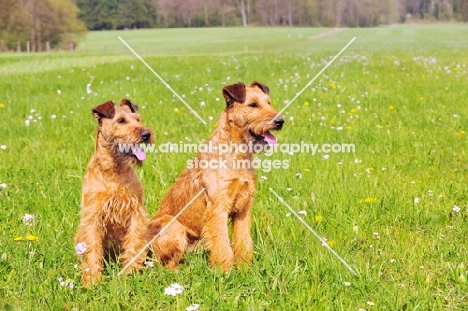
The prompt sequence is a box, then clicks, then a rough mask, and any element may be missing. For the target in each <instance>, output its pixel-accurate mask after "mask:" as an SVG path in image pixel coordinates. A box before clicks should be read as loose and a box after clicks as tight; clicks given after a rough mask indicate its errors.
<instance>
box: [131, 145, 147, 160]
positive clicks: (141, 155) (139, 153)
mask: <svg viewBox="0 0 468 311" xmlns="http://www.w3.org/2000/svg"><path fill="white" fill-rule="evenodd" d="M133 154H134V155H135V157H137V159H138V160H140V161H143V160H144V159H146V153H145V151H144V150H143V149H141V147H140V146H138V145H137V146H135V147H134V148H133Z"/></svg>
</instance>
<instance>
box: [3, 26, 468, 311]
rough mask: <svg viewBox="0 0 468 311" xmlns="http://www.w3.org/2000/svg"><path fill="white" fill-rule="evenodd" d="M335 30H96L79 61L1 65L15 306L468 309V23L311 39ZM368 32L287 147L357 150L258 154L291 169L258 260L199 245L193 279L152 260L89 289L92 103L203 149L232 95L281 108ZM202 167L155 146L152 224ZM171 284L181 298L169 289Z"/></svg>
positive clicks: (294, 117)
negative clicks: (236, 91)
mask: <svg viewBox="0 0 468 311" xmlns="http://www.w3.org/2000/svg"><path fill="white" fill-rule="evenodd" d="M329 30H330V29H313V28H273V29H267V28H249V29H237V28H230V29H229V28H228V29H155V30H131V31H108V32H91V33H89V34H88V36H87V38H86V40H85V41H84V42H83V43H82V44H81V45H80V47H79V48H78V49H77V51H75V52H74V53H66V52H56V53H51V54H30V55H26V54H21V55H17V54H2V55H0V77H1V82H0V93H1V94H2V96H1V98H0V118H1V120H2V121H1V122H0V159H1V160H0V232H2V234H1V235H0V309H2V310H3V309H5V310H186V308H188V307H189V306H191V305H192V306H193V305H194V304H198V305H199V310H467V309H468V284H467V278H468V275H467V274H466V266H468V241H467V236H468V226H467V221H468V185H467V181H468V158H467V154H468V152H467V150H468V148H467V147H468V135H467V133H466V132H467V131H468V94H467V85H468V67H467V62H468V58H467V55H468V54H467V53H468V40H467V38H468V36H467V35H468V26H467V25H463V24H454V25H428V26H397V27H381V28H372V29H343V30H341V31H338V32H335V33H333V34H331V35H329V36H326V37H322V38H318V39H314V40H311V39H310V37H313V36H316V35H317V34H320V33H324V32H327V31H329ZM118 36H121V37H122V38H123V39H124V40H126V41H127V43H128V44H129V45H131V46H132V47H133V48H134V49H135V51H137V52H138V53H139V54H141V56H142V57H143V58H144V59H145V61H146V62H147V63H148V64H149V65H150V66H151V67H152V68H153V69H154V70H155V71H156V72H157V73H158V74H159V75H160V76H161V77H163V78H164V79H165V80H166V81H167V82H168V83H169V84H170V85H171V87H172V88H173V89H174V90H175V91H176V92H177V93H179V94H180V95H181V96H183V98H184V99H185V100H186V101H187V103H188V104H189V105H190V106H191V107H193V109H195V110H196V112H197V113H198V114H199V115H200V116H201V117H202V118H203V119H204V120H206V122H207V125H204V124H203V123H201V121H200V120H198V119H197V118H196V117H195V116H194V115H193V114H191V113H190V112H189V110H188V109H187V107H185V106H184V104H183V103H181V102H180V101H179V100H178V99H177V98H176V97H174V96H173V94H172V93H171V92H170V91H169V90H168V89H167V88H166V87H165V86H164V85H163V84H162V83H161V82H160V81H159V80H158V79H157V78H156V77H155V76H154V75H153V74H152V73H151V72H150V71H149V70H148V69H147V68H146V67H145V66H144V65H143V64H142V63H141V62H140V61H139V60H138V59H137V58H136V57H135V56H134V55H132V54H131V53H130V52H129V51H128V50H127V49H126V47H125V46H124V45H123V44H122V43H121V42H120V41H119V40H118ZM353 37H356V38H357V39H356V41H355V42H354V43H353V44H352V45H351V46H350V47H349V48H348V49H347V50H346V51H345V52H344V53H343V54H342V55H341V57H340V58H338V59H337V60H336V61H335V62H334V63H333V64H332V65H331V66H330V67H329V68H328V69H327V70H326V71H325V72H324V73H323V74H322V75H321V76H320V77H319V78H317V80H315V82H314V83H313V84H312V85H311V87H309V88H308V89H307V90H306V91H305V92H304V93H302V94H301V96H299V97H298V98H297V100H296V101H295V102H293V103H292V104H291V105H290V106H289V107H288V108H287V109H286V110H285V112H284V116H285V120H286V122H285V126H284V128H283V130H282V131H281V132H278V133H277V134H276V137H277V138H278V141H279V143H290V144H292V143H300V142H301V141H303V142H307V143H316V144H327V143H328V144H335V143H336V144H343V143H349V144H354V145H355V152H353V153H333V152H331V153H323V152H322V153H317V154H315V155H312V154H310V153H301V152H287V151H285V152H277V153H275V154H273V155H271V156H266V155H258V156H259V158H261V159H262V160H267V159H270V160H273V159H279V160H287V161H288V163H289V165H288V168H287V169H272V170H271V171H269V172H267V171H265V170H262V169H258V170H257V175H258V187H257V193H256V194H255V203H254V207H253V226H252V236H253V241H254V244H255V249H254V264H253V265H252V266H250V267H248V268H245V269H241V270H237V269H234V270H232V271H231V272H230V273H229V274H228V275H224V274H222V273H220V272H218V271H216V270H214V269H212V268H210V267H209V266H208V254H207V253H206V252H204V251H199V252H196V253H189V254H187V255H186V257H185V259H186V262H185V264H183V265H181V267H180V271H179V272H178V273H174V272H171V271H169V270H167V269H164V268H162V267H161V266H160V265H159V263H157V262H154V263H153V264H154V267H151V265H148V266H147V267H146V268H145V269H144V271H143V273H141V274H138V275H134V276H132V277H130V278H123V277H119V276H117V273H118V271H119V267H117V266H116V265H114V264H110V265H108V266H107V268H106V271H105V277H104V280H103V281H102V282H100V283H99V284H98V285H96V286H95V287H94V288H93V289H92V290H88V289H85V288H84V287H82V286H81V284H80V278H81V273H80V270H79V269H77V265H78V264H79V258H78V257H77V256H76V254H75V250H74V244H73V237H74V235H75V233H76V229H77V225H78V222H79V206H80V199H81V182H82V177H83V175H84V172H85V168H86V165H87V162H88V160H89V158H90V156H91V155H92V153H93V148H94V139H95V131H96V127H97V122H96V120H95V119H94V118H93V117H92V115H91V109H92V108H93V107H95V106H97V105H99V104H101V103H104V102H105V101H107V100H110V99H111V100H114V101H115V102H118V101H120V99H121V98H129V99H131V100H132V101H133V102H135V103H136V104H138V105H139V107H140V113H141V115H142V117H143V123H144V124H146V125H148V126H150V127H152V128H153V130H154V132H155V139H156V143H157V144H164V143H168V142H172V143H179V142H204V141H205V140H206V139H207V138H208V137H209V135H210V133H211V132H212V130H213V127H214V126H215V125H216V120H217V118H218V116H219V114H220V112H221V111H222V109H223V108H224V105H225V103H224V100H223V97H222V94H221V89H222V88H223V86H224V85H228V84H232V83H236V82H237V81H243V82H245V83H246V84H247V83H251V82H252V81H254V80H257V81H260V82H262V83H264V84H266V85H268V86H269V87H270V96H271V99H272V105H273V106H274V107H275V108H276V109H278V110H280V109H281V108H283V107H284V106H285V105H286V104H287V103H288V102H287V101H288V100H290V99H291V98H293V97H294V95H295V94H296V93H297V92H299V90H301V89H302V88H303V87H304V86H305V85H306V84H307V83H308V82H309V81H310V80H311V79H312V77H314V76H315V75H316V74H317V73H318V72H319V71H320V70H321V69H322V68H323V67H324V66H325V65H326V64H327V62H328V61H329V60H330V59H331V57H333V56H334V55H335V54H336V53H337V52H338V51H339V50H340V49H341V48H342V47H344V46H345V45H346V44H347V43H348V42H349V41H350V40H351V39H352V38H353ZM88 84H90V86H88V87H87V85H88ZM193 156H194V154H193V153H192V154H191V153H188V154H181V153H152V154H149V155H148V158H147V159H146V160H145V163H144V165H143V166H142V167H141V168H138V174H139V176H140V178H141V180H142V183H143V185H144V188H145V204H146V206H147V209H148V211H149V213H150V214H151V215H153V214H154V213H155V211H156V210H157V208H158V204H159V202H160V201H161V199H162V198H163V196H164V194H165V193H166V192H167V190H168V189H169V187H170V186H171V184H172V183H173V182H174V180H175V178H176V177H177V176H178V174H179V173H180V172H181V171H182V170H183V168H184V167H185V166H186V161H187V160H188V159H191V158H192V157H193ZM270 188H271V189H272V190H274V191H275V192H276V193H278V195H279V196H281V197H282V198H283V200H284V201H285V202H286V203H287V204H289V205H290V206H291V207H292V208H293V209H294V210H295V211H296V212H299V211H300V212H301V213H300V217H301V218H303V220H305V221H306V222H307V223H308V224H309V225H310V226H311V227H312V228H313V229H314V230H316V231H317V232H318V233H319V235H320V236H321V237H323V238H325V239H326V242H327V244H328V245H329V246H331V247H332V248H333V249H334V250H335V251H336V252H337V253H338V254H340V256H342V257H343V259H344V260H345V261H346V262H347V263H348V264H349V265H350V266H351V267H352V268H353V269H354V270H355V271H356V272H357V275H353V274H351V273H350V271H349V270H348V269H347V268H346V267H345V266H344V265H343V264H342V263H341V262H340V261H338V260H337V259H336V258H335V257H334V256H333V255H332V254H331V253H330V252H329V250H328V249H327V248H326V247H324V246H323V245H322V244H321V242H320V241H319V240H317V239H316V237H314V236H313V234H312V233H311V232H309V231H308V229H307V228H306V227H305V226H304V225H303V224H301V223H300V222H299V221H298V220H297V219H296V218H295V217H294V215H291V213H290V211H289V210H288V209H287V208H286V206H285V205H284V204H283V203H282V202H281V201H280V200H279V199H278V198H277V197H276V196H274V195H273V193H272V192H271V191H270ZM26 214H29V215H32V216H27V217H26V218H25V215H26ZM173 283H178V284H180V285H182V286H183V287H184V291H183V292H182V293H181V294H179V295H177V296H175V297H173V296H168V295H165V294H164V292H165V289H166V288H167V287H169V286H170V285H171V284H173Z"/></svg>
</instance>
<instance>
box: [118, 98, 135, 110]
mask: <svg viewBox="0 0 468 311" xmlns="http://www.w3.org/2000/svg"><path fill="white" fill-rule="evenodd" d="M120 106H122V107H123V106H127V107H128V108H130V111H131V112H132V113H137V112H138V106H137V105H135V104H132V102H131V101H129V100H128V99H125V98H124V99H122V100H121V101H120Z"/></svg>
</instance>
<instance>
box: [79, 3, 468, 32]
mask: <svg viewBox="0 0 468 311" xmlns="http://www.w3.org/2000/svg"><path fill="white" fill-rule="evenodd" d="M77 5H78V7H79V8H80V10H81V12H80V14H79V16H80V18H81V19H82V20H83V21H85V23H86V25H87V27H88V29H91V30H98V29H121V28H142V27H212V26H244V27H247V26H311V27H337V26H339V27H375V26H378V25H379V24H390V23H402V22H408V21H412V22H417V21H427V22H433V21H443V22H447V21H468V0H77Z"/></svg>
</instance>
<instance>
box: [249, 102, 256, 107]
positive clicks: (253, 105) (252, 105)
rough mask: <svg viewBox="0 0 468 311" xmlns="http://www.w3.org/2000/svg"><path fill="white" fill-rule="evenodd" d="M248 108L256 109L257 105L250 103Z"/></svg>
mask: <svg viewBox="0 0 468 311" xmlns="http://www.w3.org/2000/svg"><path fill="white" fill-rule="evenodd" d="M249 106H250V107H252V108H257V107H258V105H257V103H251V104H250V105H249Z"/></svg>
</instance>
